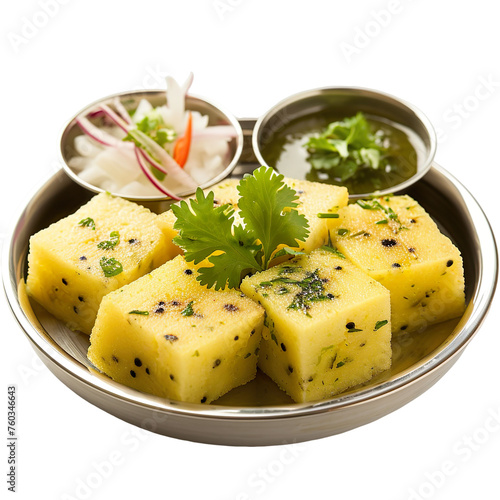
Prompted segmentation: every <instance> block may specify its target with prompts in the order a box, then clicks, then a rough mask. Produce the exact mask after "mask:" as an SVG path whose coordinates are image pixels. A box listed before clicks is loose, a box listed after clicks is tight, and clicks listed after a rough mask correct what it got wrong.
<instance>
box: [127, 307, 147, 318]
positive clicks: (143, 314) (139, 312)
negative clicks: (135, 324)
mask: <svg viewBox="0 0 500 500" xmlns="http://www.w3.org/2000/svg"><path fill="white" fill-rule="evenodd" d="M129 314H139V315H141V316H149V312H148V311H139V310H137V309H134V310H133V311H129Z"/></svg>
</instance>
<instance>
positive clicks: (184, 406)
mask: <svg viewBox="0 0 500 500" xmlns="http://www.w3.org/2000/svg"><path fill="white" fill-rule="evenodd" d="M431 168H432V169H435V170H437V171H438V172H439V173H441V174H442V175H444V176H445V177H446V178H447V179H449V180H451V181H452V182H453V184H454V187H455V188H457V189H458V190H459V191H460V194H461V195H462V197H464V196H465V198H468V200H464V201H467V203H466V205H467V208H468V209H469V210H470V208H471V205H470V204H472V207H473V208H474V210H475V211H479V212H480V214H482V217H483V218H482V220H481V221H480V222H481V223H482V224H483V225H485V227H486V228H488V230H489V231H488V232H487V234H488V236H489V237H490V238H489V242H488V245H489V247H490V248H491V249H492V250H493V252H494V255H495V258H494V259H493V262H491V265H490V269H489V271H490V272H489V274H488V276H486V278H488V279H489V283H490V285H491V286H490V287H488V288H487V291H486V293H484V294H483V295H484V296H483V297H479V293H478V291H479V290H480V289H481V287H480V286H479V285H481V284H482V283H479V284H478V285H477V286H476V289H475V291H474V294H473V296H472V297H471V300H470V303H469V306H468V308H467V311H466V313H465V314H464V316H463V317H462V319H461V320H460V323H459V325H457V327H456V328H459V327H460V325H461V324H462V322H464V321H465V323H466V325H467V323H469V322H470V325H469V328H467V331H466V330H465V329H463V330H462V331H461V332H460V333H459V334H458V335H456V336H455V337H454V338H453V339H452V340H451V342H450V343H449V344H448V345H446V346H445V347H444V348H443V349H442V351H441V352H439V353H438V354H437V355H436V356H433V357H431V356H430V355H429V356H428V357H429V358H430V359H427V360H426V361H425V362H423V363H422V364H421V365H420V366H419V367H418V368H416V369H412V368H411V367H410V368H408V369H407V370H404V371H403V373H402V374H396V377H397V378H396V379H395V380H392V379H389V380H388V381H386V382H383V383H381V384H380V385H377V386H375V387H373V388H369V389H366V390H361V391H356V392H354V393H352V394H347V395H345V396H342V395H340V396H338V397H336V398H333V399H331V400H326V401H320V402H316V403H301V404H290V405H275V406H274V405H273V406H268V407H237V406H218V405H210V406H202V405H198V404H192V403H182V402H177V401H169V400H164V399H162V398H159V397H156V396H152V395H148V394H144V393H141V392H139V391H136V390H134V389H130V388H128V387H125V386H122V385H121V384H118V383H116V382H114V381H112V380H111V379H110V380H109V381H106V383H105V384H104V383H103V382H102V381H101V380H100V379H99V377H96V376H95V375H93V374H92V373H91V372H90V371H89V370H88V368H87V367H86V366H84V365H82V364H81V363H80V362H78V361H77V360H76V359H74V358H72V357H70V356H69V355H68V354H67V353H66V352H65V351H64V350H63V349H62V348H61V347H60V346H58V345H57V344H56V345H55V346H54V345H53V344H55V343H54V342H53V341H49V339H50V337H49V339H48V338H47V335H46V334H44V333H42V332H40V331H39V330H38V329H37V328H36V326H35V325H33V324H32V323H31V322H30V321H29V319H28V317H27V316H26V314H25V313H24V311H23V309H22V307H21V305H20V303H19V299H18V296H17V282H16V275H15V269H14V273H13V272H12V271H13V268H15V267H16V266H17V265H18V264H19V263H18V262H17V263H15V262H13V255H12V249H13V246H14V243H15V228H17V227H18V224H19V223H20V222H21V221H22V218H23V217H24V215H25V212H26V209H27V208H28V205H29V202H28V204H26V205H24V208H23V210H22V212H21V214H20V216H19V217H18V218H17V219H16V220H15V222H14V224H13V226H14V229H13V230H12V231H11V232H10V233H9V238H8V240H6V241H5V242H4V245H3V249H2V250H3V251H2V253H3V255H2V274H3V276H4V278H3V288H4V292H5V294H6V296H7V299H8V303H9V305H10V308H11V310H12V312H13V314H14V317H15V318H16V320H17V322H18V324H19V325H20V326H21V328H22V329H23V331H24V333H25V335H26V336H27V337H28V339H29V341H30V343H31V344H32V345H34V346H35V347H36V348H37V349H39V350H40V351H41V352H43V353H44V355H45V356H47V357H48V358H49V359H50V361H51V362H52V363H55V364H56V365H57V366H58V367H60V368H61V369H62V370H64V371H65V372H66V374H68V375H69V376H71V377H72V378H75V379H78V380H79V381H80V382H82V383H84V384H85V385H86V386H88V387H89V388H91V389H92V390H94V391H98V392H101V393H105V394H109V395H111V396H112V397H113V398H114V399H119V400H121V401H122V402H124V403H126V404H129V405H135V406H139V407H143V408H149V409H153V410H155V411H159V412H162V413H166V414H170V413H172V414H176V415H182V416H190V417H196V418H201V419H225V420H252V421H254V420H270V419H273V420H274V419H277V418H293V417H304V416H312V415H317V414H319V413H325V412H334V411H336V410H340V409H343V408H346V407H347V406H355V405H358V404H361V403H363V402H365V401H367V400H375V399H379V398H381V397H384V396H386V395H388V394H389V393H392V392H394V391H399V390H402V389H404V388H405V387H406V386H408V385H411V384H413V383H415V382H417V381H418V380H419V379H421V378H423V377H424V376H427V375H429V374H431V373H432V372H433V371H435V370H436V369H438V368H439V366H440V365H441V364H443V363H445V362H447V361H448V360H450V359H452V358H455V357H456V356H459V355H460V354H461V353H462V351H463V349H464V348H465V347H466V345H467V344H468V343H469V342H470V341H471V339H472V338H473V337H474V336H475V334H476V333H477V331H478V329H479V327H480V326H481V324H482V322H483V321H484V319H485V317H486V314H487V312H488V310H489V308H490V306H491V303H492V299H493V296H494V294H495V288H496V283H497V279H498V254H497V247H496V242H495V237H494V234H493V231H492V229H491V225H490V223H489V221H488V219H487V217H486V214H485V213H484V211H483V210H482V208H481V207H480V205H479V204H478V203H477V201H476V200H475V198H474V197H473V196H472V195H471V193H470V192H469V191H468V190H467V188H465V186H463V185H462V184H461V183H460V182H459V181H457V180H456V179H455V178H454V177H453V176H452V175H451V174H449V173H448V172H447V171H446V170H445V169H443V168H442V167H440V166H439V165H438V164H436V163H435V162H433V164H432V167H431ZM59 173H60V172H56V173H55V174H53V175H51V176H50V177H49V179H48V180H47V181H46V182H45V183H44V184H43V186H42V187H40V188H38V189H37V190H36V191H35V195H34V196H36V193H38V192H39V191H41V190H43V187H45V186H46V185H47V184H49V183H50V182H51V180H52V179H53V178H54V177H56V176H57V175H58V174H59ZM34 196H33V197H34ZM33 197H31V198H30V200H32V199H33ZM474 222H475V223H476V222H477V221H476V220H475V221H474ZM481 255H482V253H481ZM480 264H481V272H480V273H479V275H480V277H481V279H483V278H485V276H484V275H485V272H484V271H485V269H484V266H485V262H484V261H483V259H482V256H481V259H480ZM6 278H8V281H7V280H6ZM479 298H480V299H481V300H480V301H479V302H478V305H477V308H476V309H475V310H474V307H473V305H474V300H475V299H479ZM471 308H472V309H473V310H472V311H471V312H468V311H469V309H471ZM75 366H76V369H77V370H78V371H76V372H75V371H74V370H75ZM72 368H73V369H72ZM110 387H112V388H113V390H111V389H110ZM200 406H202V407H201V408H200Z"/></svg>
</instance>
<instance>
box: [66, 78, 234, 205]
mask: <svg viewBox="0 0 500 500" xmlns="http://www.w3.org/2000/svg"><path fill="white" fill-rule="evenodd" d="M192 80H193V76H192V74H190V75H189V77H188V78H187V80H186V82H185V83H184V84H183V85H179V84H178V83H177V82H176V81H175V80H174V79H173V78H171V77H167V90H166V99H167V100H166V102H167V103H166V104H165V105H162V106H157V107H153V106H152V105H151V103H150V102H149V101H148V100H147V99H142V100H141V101H140V102H139V104H138V106H137V108H136V109H135V110H133V111H132V112H129V111H127V109H126V108H125V106H124V105H123V104H122V103H121V102H120V100H119V99H118V98H115V99H114V100H113V101H112V102H111V103H110V104H109V105H107V104H100V105H97V106H96V107H95V108H94V109H93V110H92V111H90V112H88V113H87V114H86V115H85V116H82V115H81V116H78V117H77V118H76V122H77V124H78V126H79V127H80V129H81V130H82V132H83V134H82V135H79V136H77V137H75V140H74V147H75V150H76V152H77V156H74V157H73V158H71V159H70V160H69V162H68V163H69V166H70V167H71V168H72V169H73V170H74V171H75V173H76V174H77V175H78V176H79V177H80V178H81V179H82V180H83V181H85V182H87V183H89V184H92V185H93V186H96V187H98V188H101V189H103V190H106V191H109V192H111V193H116V194H120V195H122V196H125V197H126V196H134V197H142V196H144V197H148V196H158V195H160V194H163V195H165V196H168V197H171V198H173V199H176V200H178V199H179V197H178V196H177V193H183V192H189V191H194V190H195V189H196V187H197V186H199V185H202V184H204V183H206V182H208V181H210V179H213V178H214V177H215V176H216V175H218V174H219V173H220V172H222V171H223V170H224V167H225V162H226V159H227V155H228V153H229V144H228V143H229V141H230V140H231V139H232V138H233V137H235V136H236V131H235V130H234V128H233V127H232V126H231V125H216V126H209V125H208V116H206V115H202V114H201V113H199V112H198V111H189V110H186V104H185V99H186V94H187V92H188V90H189V87H190V86H191V82H192ZM96 122H98V123H99V125H96Z"/></svg>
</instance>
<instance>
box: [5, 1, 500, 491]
mask: <svg viewBox="0 0 500 500" xmlns="http://www.w3.org/2000/svg"><path fill="white" fill-rule="evenodd" d="M44 5H45V7H44ZM494 7H495V3H494V2H492V1H491V0H475V1H474V2H457V1H453V0H440V1H436V0H414V1H410V0H399V1H398V0H376V1H375V0H374V1H371V0H363V1H356V2H347V1H342V2H340V1H326V0H325V1H320V0H308V1H286V2H285V1H274V2H270V1H264V0H253V1H250V0H220V1H213V0H196V1H190V2H187V1H185V2H181V1H179V0H178V1H176V2H172V1H154V0H143V1H142V2H131V1H124V0H122V1H107V2H102V1H101V2H98V1H96V0H87V1H85V2H83V1H79V2H78V1H76V0H64V1H62V0H45V3H44V0H24V1H23V2H12V1H11V2H8V3H6V5H4V7H3V14H2V16H1V20H0V23H1V41H0V50H1V54H2V55H1V61H2V77H1V80H0V82H1V83H0V85H1V89H2V93H1V96H2V99H1V101H2V112H1V117H2V119H1V121H0V123H1V124H0V127H1V133H0V137H1V146H2V147H1V150H2V153H3V154H2V161H1V169H2V170H1V171H2V177H3V182H2V186H1V190H2V193H1V196H0V214H1V223H0V232H2V233H3V234H6V233H8V231H9V230H10V227H11V224H12V223H13V221H14V214H16V213H18V212H19V211H20V210H21V209H22V207H23V205H24V203H25V202H26V201H27V200H26V197H27V196H28V195H29V194H30V193H32V192H33V191H34V190H35V189H36V188H37V187H39V186H40V185H41V184H42V182H43V181H44V180H45V179H46V178H47V177H48V176H50V175H51V174H53V173H54V172H55V171H56V170H57V169H58V168H59V165H58V160H57V146H58V137H59V133H60V131H61V127H62V125H63V124H64V122H65V121H66V120H67V119H69V118H70V116H71V115H72V114H73V113H75V112H76V111H77V110H79V109H80V108H82V107H83V106H85V105H86V104H87V103H89V102H91V101H93V100H95V99H98V98H99V97H101V96H105V95H107V94H110V93H113V92H117V91H123V90H128V89H132V88H141V87H145V88H151V87H162V86H163V82H162V80H161V77H162V76H163V75H165V74H167V73H169V74H172V75H173V76H174V77H176V78H178V79H179V80H183V79H184V77H185V76H186V75H187V73H188V72H189V71H193V72H194V74H195V80H194V84H193V87H192V92H193V93H195V94H199V95H203V96H206V97H207V98H209V99H211V100H213V101H214V102H217V103H220V104H221V105H223V106H224V107H226V108H227V109H229V110H231V111H232V112H233V113H234V114H235V115H236V116H238V117H256V116H258V115H260V114H262V113H263V112H265V111H266V110H267V109H268V108H269V107H270V106H271V105H273V104H274V103H276V102H277V101H278V100H280V99H282V98H284V97H286V96H288V95H289V94H292V93H294V92H297V91H301V90H305V89H308V88H313V87H318V86H327V85H356V86H364V87H372V88H375V89H379V90H383V91H386V92H388V93H392V94H394V95H396V96H399V97H401V98H404V99H406V100H408V101H410V102H412V103H413V104H415V105H416V106H418V107H419V108H421V109H422V110H423V111H424V112H425V113H426V114H427V115H428V117H429V118H430V119H431V121H432V122H433V123H434V125H435V127H436V128H437V129H439V136H440V140H439V146H438V152H437V156H436V160H437V161H438V163H440V164H441V165H443V166H444V167H445V168H446V169H447V170H448V171H449V172H451V173H452V174H453V175H454V176H456V177H457V178H458V179H459V180H460V181H461V182H463V183H465V185H466V186H467V187H468V188H469V190H470V191H471V192H472V194H473V195H474V196H475V197H476V198H477V199H478V201H479V202H480V204H481V205H482V207H483V208H484V210H485V212H486V214H487V215H488V216H489V218H490V221H491V223H492V225H493V228H494V230H495V231H497V232H498V229H499V224H500V217H499V216H498V183H497V182H496V181H494V180H493V179H494V178H495V176H496V178H498V174H497V171H498V169H499V167H500V159H499V155H498V144H499V137H500V126H499V111H500V67H499V58H498V49H499V46H500V30H499V29H498V12H496V11H495V10H494ZM45 12H48V14H46V13H45ZM367 33H368V34H367ZM495 309H498V300H497V301H496V304H493V307H492V309H491V311H490V314H489V316H488V318H487V320H486V322H485V323H484V325H483V327H482V328H481V330H480V331H479V333H478V335H477V336H476V337H475V338H474V339H473V342H472V343H471V344H470V346H469V347H468V348H467V349H466V351H465V353H464V354H463V356H462V357H461V358H460V360H459V361H458V362H457V364H456V365H455V366H454V367H453V368H452V370H451V371H450V372H449V373H448V374H447V375H446V376H445V377H444V378H443V379H442V380H441V381H440V382H439V383H438V384H437V385H435V386H434V387H433V388H432V389H430V390H429V391H428V392H426V393H425V394H424V395H422V396H421V397H419V398H418V399H417V400H415V401H414V402H412V403H410V404H408V405H407V406H405V407H404V408H402V409H400V410H398V411H396V412H395V413H393V414H391V415H389V416H387V417H385V418H383V419H381V420H379V421H377V422H375V423H372V424H370V425H367V426H364V427H362V428H359V429H356V430H354V431H351V432H348V433H345V434H343V435H338V436H333V437H330V438H326V439H321V440H318V441H314V442H309V443H304V444H301V445H296V446H295V447H292V448H290V447H283V446H281V447H258V448H231V447H222V446H213V445H203V444H197V443H190V442H183V441H180V440H176V439H171V438H166V437H163V436H159V435H155V434H151V433H149V432H146V431H141V430H138V429H137V428H135V427H133V426H131V425H129V424H126V423H124V422H122V421H120V420H118V419H116V418H114V417H112V416H110V415H108V414H106V413H104V412H102V411H101V410H99V409H97V408H95V407H94V406H92V405H91V404H89V403H87V402H86V401H84V400H82V399H80V397H78V396H77V395H75V394H74V393H72V392H71V391H70V390H69V389H67V388H66V387H65V386H64V385H63V384H62V383H60V382H59V381H58V380H57V379H56V378H55V377H54V376H53V375H52V374H51V373H50V372H49V371H48V370H47V369H46V368H45V367H43V366H41V363H40V362H39V361H38V360H37V358H36V357H35V355H34V353H33V351H32V350H31V348H30V346H29V344H28V341H27V339H26V338H25V336H24V334H23V333H22V331H21V329H20V328H19V327H18V325H17V324H16V322H15V320H14V319H13V317H12V316H11V314H10V311H9V309H8V306H7V304H6V301H5V299H4V297H1V298H0V312H1V313H2V320H3V326H2V329H1V349H0V352H1V353H2V356H1V357H2V362H1V366H2V385H1V387H0V391H3V393H4V396H3V399H2V398H0V400H3V401H4V410H1V409H0V429H3V431H0V438H1V436H2V435H4V433H5V432H6V431H5V429H6V413H7V409H6V406H7V403H6V391H7V385H8V384H17V387H18V435H19V443H18V460H19V468H18V472H19V473H18V484H17V490H18V492H17V493H16V495H17V498H22V499H33V498H41V499H46V498H47V499H49V498H50V499H66V500H67V499H70V498H92V499H94V498H99V499H112V498H124V499H129V498H130V499H132V498H134V499H138V498H176V499H180V498H189V499H191V498H193V499H194V498H203V499H223V500H233V499H238V498H239V499H244V498H252V499H253V498H255V499H262V500H263V499H271V498H272V499H276V498H286V499H299V498H306V497H307V498H356V499H357V498H370V499H376V500H378V499H383V500H391V499H394V500H396V499H404V500H406V499H413V500H415V499H418V498H439V499H454V500H455V499H459V500H460V499H468V498H472V497H474V498H482V497H483V498H484V497H486V496H488V495H487V494H486V492H488V491H489V492H490V495H489V496H488V497H489V498H499V496H498V495H500V493H499V491H500V487H499V482H498V471H499V463H500V416H499V414H500V395H499V392H500V391H499V386H500V371H499V369H498V352H500V338H499V331H498V324H499V323H500V313H499V311H498V310H495ZM494 414H496V415H497V418H499V422H498V423H497V424H496V425H495V426H493V425H488V424H491V423H492V418H493V417H492V415H494ZM0 449H3V450H4V451H2V452H1V453H0V463H1V464H2V467H0V470H1V471H5V473H6V471H7V448H6V447H4V445H2V446H1V447H0ZM111 461H113V465H112V467H109V466H108V467H107V468H106V467H105V465H103V463H104V462H108V463H111ZM443 469H444V470H445V471H444V472H442V471H443ZM99 471H100V472H99ZM0 477H2V478H3V479H2V480H1V484H0V490H3V491H6V490H7V484H6V479H5V478H6V476H5V475H4V472H2V474H1V475H0ZM85 484H86V485H87V486H82V485H85ZM3 491H2V495H3Z"/></svg>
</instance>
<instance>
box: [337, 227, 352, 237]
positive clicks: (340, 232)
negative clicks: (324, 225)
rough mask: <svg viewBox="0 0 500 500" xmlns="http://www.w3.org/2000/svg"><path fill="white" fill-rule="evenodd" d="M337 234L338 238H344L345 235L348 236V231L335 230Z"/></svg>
mask: <svg viewBox="0 0 500 500" xmlns="http://www.w3.org/2000/svg"><path fill="white" fill-rule="evenodd" d="M337 234H338V235H339V236H345V235H346V234H349V229H343V228H341V229H337Z"/></svg>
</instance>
